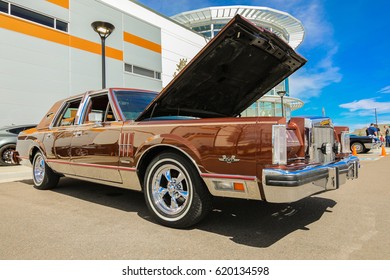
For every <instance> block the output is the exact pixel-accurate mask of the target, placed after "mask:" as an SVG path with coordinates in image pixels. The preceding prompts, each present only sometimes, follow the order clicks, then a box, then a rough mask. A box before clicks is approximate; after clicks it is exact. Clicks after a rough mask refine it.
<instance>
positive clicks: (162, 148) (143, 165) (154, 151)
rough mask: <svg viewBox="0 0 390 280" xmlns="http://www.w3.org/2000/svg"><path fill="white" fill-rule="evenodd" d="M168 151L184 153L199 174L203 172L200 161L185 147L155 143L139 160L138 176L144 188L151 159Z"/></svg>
mask: <svg viewBox="0 0 390 280" xmlns="http://www.w3.org/2000/svg"><path fill="white" fill-rule="evenodd" d="M167 152H173V153H176V154H180V155H182V156H183V157H184V158H186V159H187V160H188V161H189V162H191V164H193V166H194V167H195V169H196V170H197V171H198V173H199V175H200V174H201V173H202V172H201V170H200V167H199V164H198V162H197V161H196V160H195V159H194V157H193V156H191V155H190V153H188V152H187V151H184V150H183V149H180V148H178V147H176V146H173V145H169V144H161V145H155V146H152V147H150V148H148V149H147V150H145V151H144V152H143V153H142V155H141V156H140V158H139V160H138V162H137V176H138V179H139V181H140V183H141V187H142V189H143V188H144V179H145V173H146V169H147V167H148V165H149V163H150V161H151V160H152V159H153V158H155V157H156V156H158V155H159V154H161V153H167ZM202 180H203V179H202Z"/></svg>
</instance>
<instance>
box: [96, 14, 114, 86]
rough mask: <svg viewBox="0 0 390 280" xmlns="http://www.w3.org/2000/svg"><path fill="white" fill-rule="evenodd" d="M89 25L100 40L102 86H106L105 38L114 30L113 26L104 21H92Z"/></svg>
mask: <svg viewBox="0 0 390 280" xmlns="http://www.w3.org/2000/svg"><path fill="white" fill-rule="evenodd" d="M91 26H92V28H93V30H95V32H96V33H97V34H99V36H100V39H101V41H102V88H106V38H107V37H108V36H110V34H111V33H112V32H113V31H114V29H115V26H114V25H112V24H111V23H108V22H104V21H94V22H92V24H91Z"/></svg>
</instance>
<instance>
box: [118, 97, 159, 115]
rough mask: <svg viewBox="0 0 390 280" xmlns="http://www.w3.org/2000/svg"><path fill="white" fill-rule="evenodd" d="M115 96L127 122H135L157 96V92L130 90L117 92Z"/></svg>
mask: <svg viewBox="0 0 390 280" xmlns="http://www.w3.org/2000/svg"><path fill="white" fill-rule="evenodd" d="M114 94H115V96H116V99H117V100H118V103H119V106H120V108H121V110H122V113H123V115H124V116H125V118H126V120H135V119H136V118H137V117H138V116H139V115H140V114H141V113H142V112H143V111H144V110H145V108H146V107H147V106H148V105H149V104H150V102H152V100H153V99H154V98H155V97H156V95H157V93H155V92H142V91H130V90H115V91H114Z"/></svg>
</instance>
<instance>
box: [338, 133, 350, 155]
mask: <svg viewBox="0 0 390 280" xmlns="http://www.w3.org/2000/svg"><path fill="white" fill-rule="evenodd" d="M340 138H341V139H340V141H341V152H342V153H343V154H348V153H350V152H351V148H350V147H349V146H350V140H349V131H342V132H341V136H340Z"/></svg>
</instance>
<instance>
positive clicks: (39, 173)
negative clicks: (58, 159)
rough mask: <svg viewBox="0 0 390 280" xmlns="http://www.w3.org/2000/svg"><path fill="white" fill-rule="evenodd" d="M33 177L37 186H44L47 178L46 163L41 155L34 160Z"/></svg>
mask: <svg viewBox="0 0 390 280" xmlns="http://www.w3.org/2000/svg"><path fill="white" fill-rule="evenodd" d="M33 175H34V182H35V184H36V185H40V184H42V182H43V179H44V178H45V161H44V159H43V157H42V155H40V154H39V155H38V156H37V157H36V158H35V160H34V167H33Z"/></svg>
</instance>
